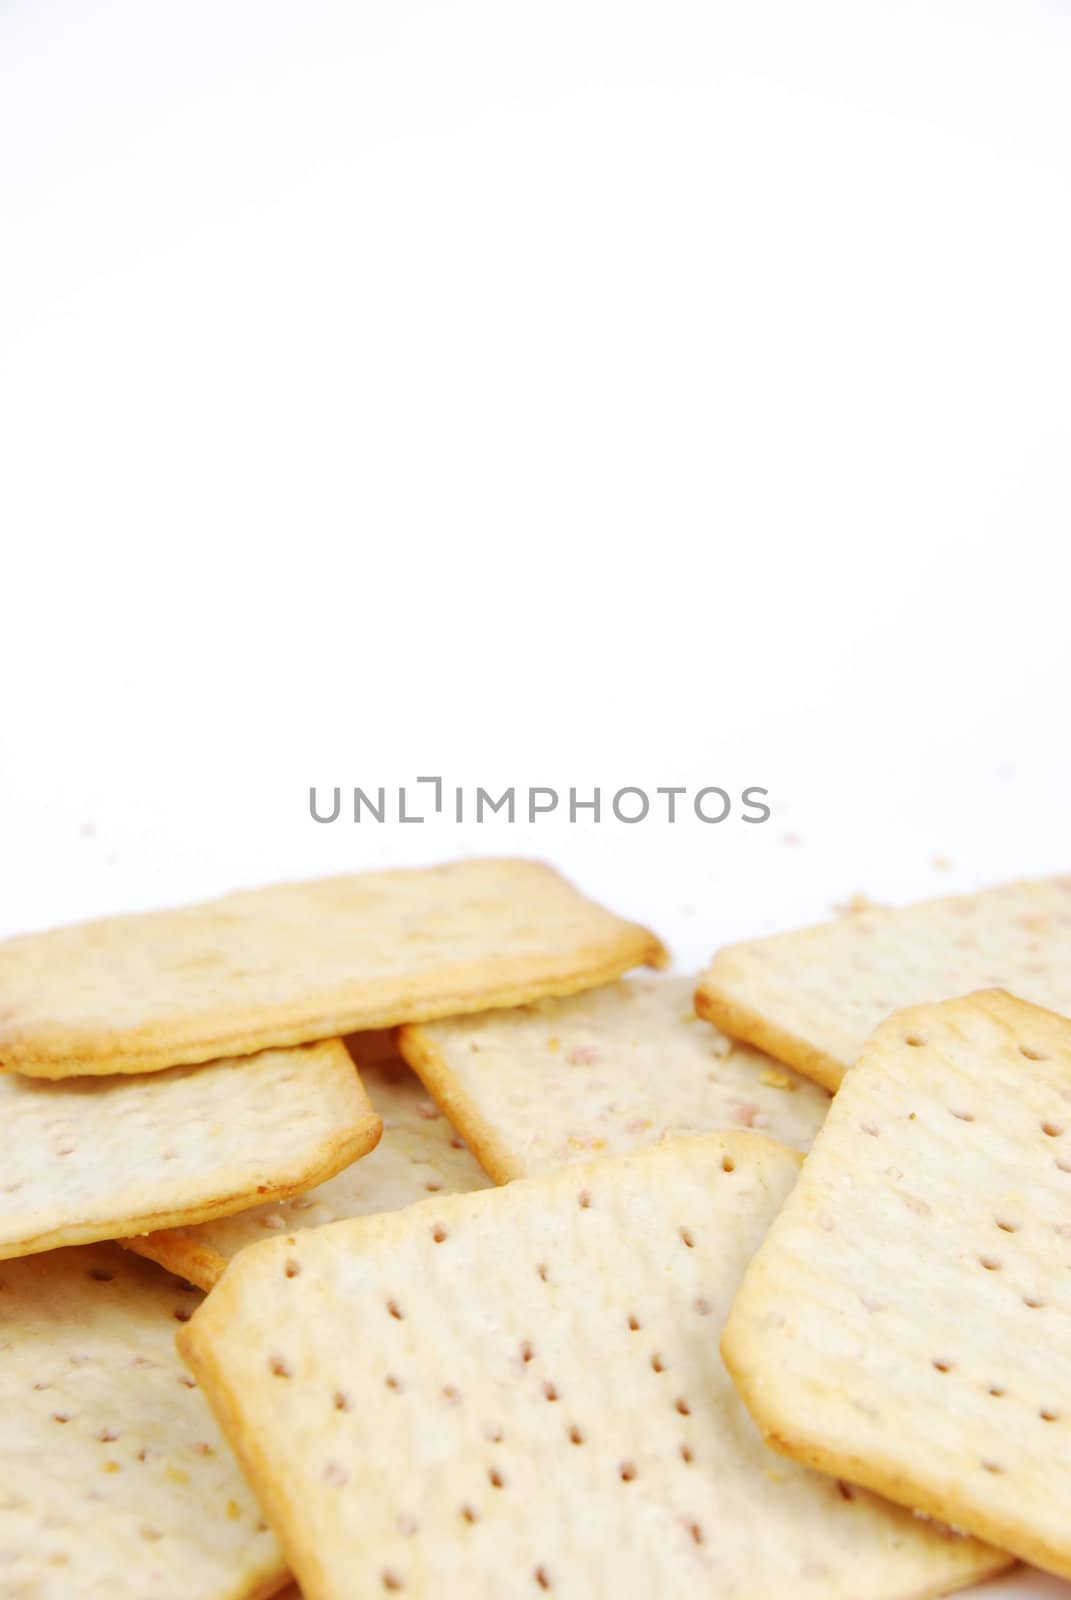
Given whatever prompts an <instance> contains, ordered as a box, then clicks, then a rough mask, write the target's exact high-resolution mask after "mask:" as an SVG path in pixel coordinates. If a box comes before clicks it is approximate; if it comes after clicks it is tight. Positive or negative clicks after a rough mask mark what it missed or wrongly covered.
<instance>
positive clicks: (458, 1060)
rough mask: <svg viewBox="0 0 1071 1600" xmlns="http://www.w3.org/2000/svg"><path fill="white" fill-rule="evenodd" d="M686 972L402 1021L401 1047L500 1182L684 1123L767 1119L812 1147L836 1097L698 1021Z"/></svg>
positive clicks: (703, 1127) (755, 1124) (781, 1136)
mask: <svg viewBox="0 0 1071 1600" xmlns="http://www.w3.org/2000/svg"><path fill="white" fill-rule="evenodd" d="M693 988H694V982H693V980H691V979H688V978H664V977H663V978H655V977H650V978H634V979H628V978H625V979H622V980H621V981H620V982H619V983H616V984H607V985H604V986H603V987H602V988H599V989H592V990H589V991H588V992H587V993H586V994H580V995H573V996H571V997H570V998H568V999H565V1000H536V1001H533V1002H532V1003H531V1004H529V1005H526V1006H518V1007H515V1008H514V1009H512V1010H509V1011H486V1012H483V1013H481V1014H480V1015H479V1016H472V1017H450V1018H447V1019H445V1020H443V1021H441V1022H431V1023H421V1024H417V1025H411V1026H409V1027H406V1028H403V1029H402V1030H401V1032H400V1034H399V1047H400V1049H401V1051H402V1054H403V1055H404V1056H405V1058H406V1060H407V1061H409V1063H410V1065H411V1066H412V1067H413V1068H414V1069H415V1070H416V1071H417V1072H418V1073H419V1074H420V1076H421V1077H422V1078H423V1080H424V1082H425V1084H426V1085H427V1088H428V1091H429V1093H430V1094H431V1095H432V1096H433V1097H434V1099H435V1100H437V1101H438V1103H439V1105H441V1106H442V1107H443V1109H444V1111H445V1112H446V1114H447V1115H448V1117H449V1118H450V1120H451V1122H453V1123H454V1125H455V1127H457V1128H458V1130H459V1131H460V1132H461V1133H462V1134H463V1136H464V1137H465V1139H467V1141H468V1143H469V1144H470V1145H471V1147H472V1148H473V1150H475V1152H476V1154H477V1156H478V1157H479V1159H480V1162H481V1163H482V1165H483V1166H484V1167H486V1169H487V1171H488V1172H490V1173H491V1175H492V1177H494V1178H495V1179H496V1181H497V1182H499V1183H506V1182H508V1181H509V1180H510V1179H512V1178H520V1177H533V1176H535V1175H536V1174H537V1173H540V1172H550V1171H552V1170H553V1168H555V1167H560V1166H563V1165H564V1164H565V1163H566V1162H572V1161H584V1160H590V1159H591V1157H592V1156H593V1155H595V1154H597V1153H602V1152H605V1153H610V1152H611V1151H615V1150H631V1149H634V1148H636V1146H638V1145H642V1144H655V1143H657V1142H658V1140H660V1139H665V1138H670V1137H673V1136H674V1135H676V1134H685V1133H706V1132H708V1131H711V1130H713V1129H716V1128H731V1127H734V1126H735V1127H749V1128H760V1129H762V1130H763V1131H764V1132H767V1133H769V1134H770V1136H771V1137H772V1138H775V1139H777V1140H779V1141H780V1142H781V1143H782V1144H789V1145H792V1146H794V1147H795V1148H797V1149H801V1150H805V1149H807V1148H808V1147H809V1146H810V1144H811V1141H812V1139H813V1138H814V1135H815V1133H816V1132H817V1131H818V1129H819V1127H820V1126H821V1123H822V1119H823V1118H824V1116H825V1114H826V1110H827V1109H828V1106H829V1096H828V1095H827V1094H826V1093H825V1091H824V1090H822V1089H819V1088H817V1087H816V1086H815V1085H814V1084H813V1083H811V1082H809V1081H808V1080H807V1079H806V1078H800V1077H798V1076H797V1075H796V1073H794V1072H791V1071H789V1070H787V1069H786V1068H785V1067H783V1066H781V1065H779V1064H778V1063H777V1062H775V1061H772V1060H771V1059H770V1057H769V1056H767V1055H763V1054H762V1053H761V1052H760V1051H757V1050H752V1049H750V1048H749V1047H748V1046H747V1045H736V1046H734V1045H733V1044H732V1042H731V1041H730V1040H729V1039H727V1038H726V1036H725V1035H724V1034H723V1033H720V1032H718V1031H717V1030H716V1029H712V1028H710V1027H709V1026H708V1025H707V1024H706V1023H705V1022H700V1021H699V1020H698V1019H697V1018H696V1015H695V1012H694V1010H693V1007H692V990H693Z"/></svg>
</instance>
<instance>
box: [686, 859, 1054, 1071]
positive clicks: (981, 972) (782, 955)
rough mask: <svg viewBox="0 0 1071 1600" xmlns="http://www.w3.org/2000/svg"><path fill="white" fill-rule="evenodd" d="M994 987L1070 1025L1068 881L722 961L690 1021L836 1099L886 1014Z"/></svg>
mask: <svg viewBox="0 0 1071 1600" xmlns="http://www.w3.org/2000/svg"><path fill="white" fill-rule="evenodd" d="M989 988H1003V989H1007V990H1009V991H1010V992H1011V993H1013V994H1017V995H1021V996H1022V998H1023V999H1024V1000H1031V1001H1033V1002H1034V1004H1035V1005H1040V1006H1047V1007H1048V1008H1049V1009H1050V1010H1052V1011H1059V1012H1062V1013H1065V1014H1071V877H1055V878H1037V879H1033V880H1029V881H1024V882H1020V883H1006V884H1000V885H998V886H997V887H996V888H992V889H983V890H981V891H979V892H978V893H977V894H965V895H956V896H953V897H951V898H948V899H944V900H926V901H923V902H921V903H920V904H918V905H911V906H902V907H897V908H892V909H890V908H885V907H866V908H865V909H862V910H859V911H854V912H852V913H851V914H849V915H847V916H843V917H841V918H840V919H839V920H838V921H837V922H828V923H822V924H820V925H819V926H817V927H813V928H801V929H798V930H797V931H795V932H793V933H783V934H776V935H774V937H772V938H769V939H753V940H751V941H749V942H748V943H746V944H735V945H729V946H727V947H726V948H725V949H723V950H719V951H718V953H717V955H716V956H715V957H714V961H713V963H712V965H711V966H710V968H709V970H708V971H707V972H706V973H705V974H704V976H703V978H702V979H701V981H700V984H699V987H698V989H697V990H696V996H695V1003H696V1010H697V1011H698V1012H699V1013H700V1015H701V1016H704V1017H706V1018H708V1019H709V1020H710V1021H711V1022H713V1023H715V1024H716V1025H717V1026H718V1027H719V1028H724V1030H725V1032H726V1033H728V1034H730V1035H731V1036H732V1037H733V1038H734V1039H746V1040H748V1041H749V1042H750V1043H751V1044H754V1045H757V1046H758V1048H759V1049H761V1050H768V1051H769V1053H770V1054H771V1055H772V1056H776V1057H777V1059H778V1060H779V1061H784V1062H786V1063H787V1064H788V1065H789V1066H792V1067H795V1068H796V1070H797V1071H798V1072H802V1073H804V1074H806V1076H807V1077H809V1078H814V1079H815V1081H816V1082H818V1083H821V1084H824V1085H825V1087H826V1088H827V1089H836V1087H837V1085H838V1084H839V1083H840V1081H841V1079H842V1078H843V1076H844V1074H845V1073H846V1072H847V1071H848V1069H849V1068H850V1067H851V1066H852V1065H853V1063H854V1062H855V1058H856V1056H857V1055H858V1054H859V1052H860V1050H861V1049H862V1047H863V1044H864V1042H865V1040H866V1039H867V1037H868V1035H869V1034H870V1033H872V1032H873V1030H874V1029H875V1028H876V1027H877V1025H878V1023H879V1022H881V1021H882V1019H883V1018H884V1017H887V1016H889V1015H890V1013H891V1012H893V1011H900V1010H903V1009H904V1007H906V1006H912V1005H918V1004H921V1003H922V1002H923V1001H927V1000H951V999H954V998H955V997H956V996H957V995H963V994H968V993H969V992H970V991H972V990H975V989H989Z"/></svg>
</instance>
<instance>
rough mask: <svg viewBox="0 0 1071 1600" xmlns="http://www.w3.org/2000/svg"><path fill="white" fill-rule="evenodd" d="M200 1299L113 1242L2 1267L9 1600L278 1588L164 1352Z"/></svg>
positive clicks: (221, 1598) (1, 1497)
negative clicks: (115, 1245)
mask: <svg viewBox="0 0 1071 1600" xmlns="http://www.w3.org/2000/svg"><path fill="white" fill-rule="evenodd" d="M199 1299H200V1296H199V1295H198V1294H197V1293H196V1291H194V1290H191V1289H187V1288H185V1287H184V1286H183V1285H181V1284H176V1283H175V1282H174V1281H173V1280H171V1279H168V1278H167V1276H166V1274H164V1273H162V1272H160V1271H159V1270H158V1268H156V1267H153V1266H151V1265H150V1264H149V1263H148V1262H146V1261H139V1260H138V1259H137V1258H136V1257H135V1256H131V1255H127V1254H125V1253H124V1252H123V1251H122V1250H118V1249H116V1248H115V1247H114V1246H113V1245H102V1244H98V1245H83V1246H80V1247H78V1248H75V1249H70V1250H58V1251H54V1252H52V1253H51V1254H49V1255H47V1256H39V1257H37V1258H36V1259H34V1260H29V1259H26V1260H22V1261H0V1431H2V1441H3V1470H2V1473H0V1594H3V1595H4V1596H5V1597H9V1600H71V1597H72V1596H79V1597H84V1600H89V1597H93V1600H149V1597H150V1596H151V1600H262V1597H265V1596H268V1595H273V1594H275V1593H276V1591H277V1590H279V1589H280V1588H281V1587H282V1586H283V1584H284V1583H285V1582H286V1577H287V1574H286V1568H285V1565H284V1563H283V1559H282V1554H281V1552H280V1549H279V1546H278V1544H277V1542H276V1540H275V1538H274V1536H273V1535H272V1534H271V1532H270V1531H269V1530H268V1528H267V1526H266V1524H265V1523H264V1521H263V1518H262V1515H261V1512H260V1508H259V1507H258V1505H257V1503H256V1501H255V1499H254V1498H253V1495H252V1493H251V1492H250V1490H249V1489H248V1487H247V1485H246V1483H245V1480H244V1478H243V1477H242V1475H241V1473H240V1472H239V1470H238V1466H237V1463H236V1462H235V1460H234V1457H233V1456H232V1455H231V1453H230V1451H229V1450H228V1448H227V1446H226V1444H225V1443H224V1441H223V1439H222V1437H221V1436H220V1433H219V1430H218V1428H217V1426H216V1423H215V1420H214V1419H213V1417H212V1414H211V1412H210V1411H209V1409H208V1406H207V1405H206V1404H205V1402H204V1398H203V1396H202V1395H201V1394H200V1393H199V1391H198V1390H197V1387H196V1385H195V1383H194V1381H193V1379H192V1378H191V1377H190V1376H189V1373H188V1372H187V1371H186V1369H185V1367H184V1366H183V1364H182V1361H181V1360H180V1358H179V1354H178V1351H177V1350H176V1349H175V1330H176V1328H178V1327H180V1326H181V1325H182V1323H183V1322H184V1321H185V1320H186V1319H188V1318H189V1316H190V1314H191V1312H192V1310H193V1308H194V1307H195V1306H196V1305H197V1303H198V1301H199Z"/></svg>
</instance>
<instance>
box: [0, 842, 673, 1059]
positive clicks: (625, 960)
mask: <svg viewBox="0 0 1071 1600" xmlns="http://www.w3.org/2000/svg"><path fill="white" fill-rule="evenodd" d="M664 959H665V952H664V950H663V949H662V946H661V945H660V943H659V942H658V940H657V939H656V938H655V936H654V935H653V934H651V933H648V932H647V930H646V929H644V928H640V927H637V926H636V925H635V924H634V923H630V922H624V921H622V919H621V918H620V917H617V916H614V915H613V914H612V913H611V912H609V911H604V910H603V909H602V908H601V907H600V906H597V905H595V904H593V903H592V902H591V901H590V900H586V899H585V898H584V897H583V895H581V894H579V893H578V892H577V890H576V889H574V888H573V887H572V885H571V884H569V883H567V882H566V881H565V880H564V879H563V878H561V877H559V876H558V874H557V873H556V872H554V871H553V870H552V869H551V868H550V867H547V866H544V865H543V864H542V863H540V862H537V861H494V860H474V861H460V862H455V863H453V864H452V865H450V866H445V867H432V868H428V869H425V870H420V871H409V870H403V871H390V872H366V873H358V874H356V875H354V876H352V877H346V878H322V879H319V880H314V881H312V882H309V883H283V884H277V885H276V886H275V887H273V888H268V889H255V890H248V891H245V892H242V893H239V894H231V895H227V896H226V897H225V898H224V899H222V900H213V901H209V902H207V903H206V904H204V905H195V906H185V907H181V908H179V909H177V910H173V911H151V912H143V913H141V914H140V915H135V916H122V917H108V918H106V919H105V920H103V921H101V922H87V923H82V924H79V925H77V926H75V927H69V928H57V929H54V930H53V931H52V932H49V933H38V934H28V935H24V936H23V937H21V938H17V939H9V940H7V941H6V942H4V943H2V944H0V1063H2V1064H3V1065H4V1066H7V1067H13V1068H15V1069H17V1070H18V1071H19V1072H26V1073H29V1074H30V1075H31V1076H33V1077H42V1078H63V1077H70V1076H73V1075H76V1074H85V1073H113V1072H156V1071H158V1070H160V1069H161V1068H163V1067H170V1066H175V1065H180V1064H188V1063H191V1062H196V1061H207V1060H211V1059H213V1058H214V1057H216V1056H224V1055H248V1054H250V1053H251V1052H253V1051H255V1050H263V1049H266V1048H268V1047H269V1046H275V1045H289V1044H303V1043H305V1042H306V1041H307V1040H310V1039H324V1038H333V1037H334V1036H335V1035H339V1034H345V1033H354V1032H357V1031H358V1030H361V1029H373V1028H384V1027H390V1026H393V1025H394V1024H395V1023H400V1022H413V1021H423V1020H425V1019H426V1018H429V1017H441V1016H450V1015H453V1014H454V1013H455V1012H460V1011H480V1010H484V1009H486V1008H487V1007H488V1006H501V1005H518V1004H520V1003H521V1002H523V1001H525V1000H532V999H536V998H538V997H539V996H540V995H546V994H572V993H573V992H574V991H575V990H577V989H585V988H589V987H591V986H592V985H594V984H598V983H605V982H607V981H609V980H610V979H611V978H617V977H619V976H620V975H621V973H622V972H624V971H626V970H627V969H628V968H629V967H632V966H637V965H640V964H641V963H643V962H652V963H655V964H660V963H661V962H662V961H663V960H664Z"/></svg>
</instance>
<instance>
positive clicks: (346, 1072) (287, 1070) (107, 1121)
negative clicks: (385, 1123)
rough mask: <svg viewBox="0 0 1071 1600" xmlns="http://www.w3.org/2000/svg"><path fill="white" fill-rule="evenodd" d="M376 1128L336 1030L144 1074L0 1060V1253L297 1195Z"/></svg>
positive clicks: (345, 1160)
mask: <svg viewBox="0 0 1071 1600" xmlns="http://www.w3.org/2000/svg"><path fill="white" fill-rule="evenodd" d="M380 1131H381V1123H380V1119H379V1117H378V1116H377V1114H376V1113H375V1111H373V1109H372V1105H371V1103H370V1101H369V1099H368V1096H367V1095H366V1093H365V1091H364V1089H363V1087H362V1085H361V1081H360V1079H359V1078H358V1076H357V1073H356V1071H355V1070H354V1066H353V1062H352V1061H351V1059H350V1057H349V1055H348V1054H347V1052H346V1048H345V1046H344V1045H343V1043H342V1041H341V1040H340V1039H332V1040H328V1041H326V1042H325V1043H323V1044H316V1045H308V1046H305V1047H304V1048H300V1049H294V1050H266V1051H264V1052H263V1053H262V1054H260V1055H257V1056H253V1057H250V1058H248V1059H246V1060H225V1061H213V1062H210V1063H209V1064H208V1065H206V1066H201V1067H173V1068H172V1069H171V1070H170V1071H168V1072H159V1073H154V1074H152V1076H150V1077H144V1078H131V1077H116V1078H64V1079H63V1080H61V1081H59V1082H44V1081H42V1080H38V1079H34V1078H25V1077H23V1076H22V1075H21V1074H19V1073H16V1072H0V1259H2V1258H4V1257H9V1256H22V1255H30V1254H33V1253H36V1252H38V1251H41V1250H51V1249H54V1248H55V1247H56V1246H57V1245H67V1244H81V1243H84V1242H87V1241H89V1240H93V1239H115V1238H118V1237H119V1236H120V1235H122V1234H126V1233H139V1232H141V1231H143V1230H144V1231H148V1230H149V1229H151V1228H153V1227H160V1226H167V1227H170V1226H172V1225H175V1224H183V1223H191V1222H201V1221H204V1220H206V1219H207V1218H209V1217H223V1216H227V1215H228V1214H229V1213H230V1212H233V1211H238V1210H240V1209H241V1208H242V1207H245V1206H255V1205H257V1204H258V1202H259V1201H260V1200H261V1199H262V1197H263V1196H264V1195H271V1196H273V1197H274V1198H276V1199H279V1198H282V1197H284V1196H287V1195H292V1194H298V1193H299V1192H300V1191H301V1190H303V1189H306V1188H308V1187H309V1186H310V1185H311V1184H315V1183H317V1182H318V1181H319V1180H320V1179H322V1178H326V1177H329V1176H330V1175H331V1174H332V1173H335V1172H337V1171H338V1170H339V1169H340V1168H341V1167H344V1166H346V1165H348V1164H349V1163H350V1162H352V1161H356V1160H357V1158H358V1157H359V1156H362V1155H364V1154H365V1152H366V1151H368V1150H371V1149H372V1147H373V1146H374V1145H375V1143H376V1141H377V1139H378V1138H379V1135H380Z"/></svg>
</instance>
